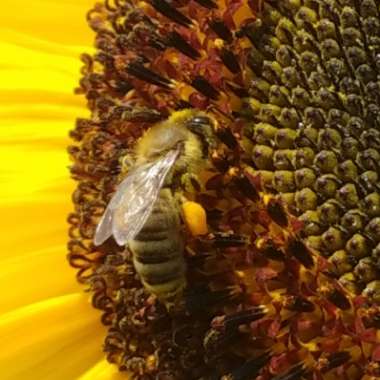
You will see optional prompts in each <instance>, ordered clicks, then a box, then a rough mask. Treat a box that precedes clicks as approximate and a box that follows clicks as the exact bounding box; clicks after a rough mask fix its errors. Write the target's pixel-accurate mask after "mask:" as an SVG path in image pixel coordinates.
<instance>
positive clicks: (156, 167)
mask: <svg viewBox="0 0 380 380" xmlns="http://www.w3.org/2000/svg"><path fill="white" fill-rule="evenodd" d="M177 156H178V150H171V151H169V152H168V153H167V154H166V155H164V156H162V157H161V158H159V159H158V160H155V161H153V162H151V163H147V164H144V165H141V166H138V167H137V168H136V169H134V170H133V171H132V172H131V173H130V174H129V175H128V176H127V177H126V178H125V179H124V180H123V181H122V182H121V183H120V185H119V186H118V188H117V191H116V193H115V195H114V196H113V198H112V199H111V201H110V203H109V205H108V207H107V209H106V211H105V212H104V215H103V216H102V218H101V220H100V222H99V225H98V227H97V229H96V233H95V239H94V243H95V245H100V244H102V243H103V242H104V241H105V240H107V239H108V238H109V237H110V236H111V235H113V236H114V238H115V240H116V242H117V243H118V244H119V245H125V244H126V243H127V242H128V241H129V240H132V239H133V238H134V237H135V236H136V235H137V234H138V233H139V232H140V230H141V228H142V227H143V226H144V224H145V222H146V220H147V219H148V217H149V215H150V214H151V212H152V210H153V206H154V203H155V201H156V200H157V198H158V195H159V192H160V190H161V188H162V186H163V184H164V181H165V178H166V176H167V174H168V172H169V170H170V169H171V168H172V166H173V165H174V163H175V161H176V158H177Z"/></svg>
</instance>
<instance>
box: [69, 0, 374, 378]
mask: <svg viewBox="0 0 380 380" xmlns="http://www.w3.org/2000/svg"><path fill="white" fill-rule="evenodd" d="M87 17H88V22H89V25H90V26H91V28H92V29H93V30H94V31H95V32H96V38H95V46H96V52H95V54H93V55H89V54H84V55H83V56H82V61H83V63H84V66H83V68H82V74H83V77H82V79H81V81H80V86H79V87H78V89H77V93H78V94H84V95H85V97H86V99H87V104H88V108H89V109H90V111H91V117H90V118H80V119H78V121H77V124H76V128H75V129H74V130H73V131H72V132H71V137H72V138H73V140H74V144H73V145H72V146H71V147H70V148H69V152H70V155H71V158H72V160H73V165H72V167H71V173H72V175H73V177H74V179H76V180H77V181H78V186H77V189H76V190H75V192H74V194H73V202H74V206H75V210H74V212H73V213H71V214H70V215H69V218H68V220H69V223H70V231H69V234H70V241H69V245H68V248H69V254H68V259H69V261H70V264H71V265H72V266H73V267H75V268H77V269H78V274H77V277H78V280H79V281H80V282H81V283H84V284H86V286H87V288H88V289H89V290H90V291H91V292H92V294H93V295H92V302H93V305H94V307H95V308H98V309H100V310H102V311H103V314H102V322H103V324H104V325H106V326H107V328H108V332H107V336H106V338H105V343H104V351H105V353H106V356H107V359H108V361H109V362H111V363H115V364H116V365H117V366H118V367H119V369H120V370H121V371H124V372H125V374H126V376H130V377H131V378H133V379H144V380H150V379H152V380H153V379H157V380H163V379H173V380H174V379H189V380H190V379H194V380H196V379H198V380H199V379H203V380H206V379H223V380H227V379H231V380H249V379H256V378H257V379H260V380H266V379H275V380H285V379H286V380H296V379H300V378H306V379H318V380H319V379H334V378H336V377H338V376H339V377H342V378H344V379H368V380H369V379H374V378H376V377H379V376H380V363H379V360H380V344H379V343H380V342H379V331H378V329H379V326H380V323H379V321H380V310H379V306H378V301H379V289H380V288H379V281H380V278H379V273H378V272H379V263H378V254H379V252H378V251H379V248H378V247H377V246H378V244H379V239H380V238H379V236H380V234H379V231H378V230H379V226H380V224H379V217H380V215H379V210H380V208H379V207H380V203H379V202H380V194H379V181H378V175H379V167H378V158H379V157H378V156H379V141H380V140H379V122H380V119H379V106H380V104H379V99H378V86H379V84H378V81H377V76H378V73H377V70H378V69H379V68H378V64H379V62H378V61H379V54H380V51H379V49H380V42H379V41H380V40H379V39H378V38H379V37H378V35H379V33H378V32H379V30H378V29H379V28H380V17H379V4H378V3H377V2H375V1H373V0H363V1H361V2H358V1H354V0H352V1H350V0H346V1H344V0H341V1H334V0H304V1H301V0H299V1H297V0H281V1H280V0H278V1H275V0H272V1H248V2H244V1H235V0H234V1H228V0H226V1H225V2H213V1H212V0H197V1H195V0H191V1H186V0H185V1H180V0H179V1H172V2H169V1H166V0H152V1H146V2H145V1H139V2H137V1H124V0H115V1H114V2H111V1H105V2H103V3H98V4H96V6H95V7H94V8H93V9H92V10H91V11H90V12H89V13H88V16H87ZM187 108H192V109H199V110H205V111H206V112H207V113H208V114H209V115H210V116H211V117H213V118H215V119H216V120H217V122H218V126H217V129H216V131H215V132H216V136H217V139H218V148H217V150H216V151H215V152H213V154H212V155H211V157H210V160H211V161H212V164H213V166H214V169H215V171H216V173H215V172H214V173H213V174H212V175H211V176H209V177H208V178H207V179H206V180H205V181H204V183H203V185H204V189H197V190H196V191H195V196H194V197H195V200H196V201H197V202H199V203H200V204H201V205H202V206H203V207H204V208H205V209H206V213H207V220H208V228H209V233H208V234H206V235H204V236H201V237H193V236H191V234H190V233H187V234H186V236H185V238H186V241H185V242H186V251H185V253H184V254H185V258H186V261H187V264H188V273H187V277H188V283H189V286H188V288H187V289H186V290H185V292H184V293H183V296H182V299H181V301H180V302H179V304H178V305H177V308H176V309H175V310H174V311H173V310H172V311H171V312H168V311H167V310H166V308H165V307H164V305H162V304H161V303H160V302H159V301H157V300H156V299H155V297H154V296H152V295H151V294H149V293H148V292H147V291H146V290H145V289H144V287H143V286H142V284H141V282H140V279H139V276H138V275H137V273H136V271H135V269H134V266H133V263H132V256H131V253H130V252H129V251H128V249H127V248H125V247H120V246H118V245H117V244H116V243H115V241H114V240H113V238H110V239H108V240H107V241H106V242H105V243H103V244H102V245H100V246H99V247H96V246H95V245H94V243H93V237H94V233H95V229H96V225H97V223H98V222H99V220H100V217H101V215H102V213H103V212H104V210H105V208H106V206H107V204H108V202H109V201H110V199H111V197H112V194H113V193H114V192H115V190H116V188H117V185H118V184H119V183H120V181H121V180H122V178H123V174H122V167H123V165H124V164H125V161H126V158H127V157H128V154H129V153H130V151H131V149H133V147H134V145H135V143H136V141H137V140H138V139H139V137H141V136H142V134H143V133H144V131H146V130H147V129H149V128H150V127H152V126H153V125H155V124H156V123H157V122H160V121H162V120H165V119H167V118H168V116H169V115H172V114H173V113H175V112H176V111H178V110H182V109H187Z"/></svg>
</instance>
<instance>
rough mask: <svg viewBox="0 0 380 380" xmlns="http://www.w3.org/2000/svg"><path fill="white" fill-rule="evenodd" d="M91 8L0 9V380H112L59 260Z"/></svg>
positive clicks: (42, 3) (42, 1) (90, 321)
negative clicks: (77, 91)
mask: <svg viewBox="0 0 380 380" xmlns="http://www.w3.org/2000/svg"><path fill="white" fill-rule="evenodd" d="M91 3H92V0H79V1H77V0H64V1H51V0H36V1H26V0H22V1H19V2H17V3H15V2H13V1H10V0H5V1H2V3H1V13H0V23H1V27H0V29H1V31H0V36H1V37H0V45H1V55H0V61H1V69H0V82H1V85H0V86H1V90H0V91H1V95H0V97H1V106H0V123H1V129H0V134H1V137H0V140H1V151H0V156H1V159H0V161H1V164H0V165H1V169H0V173H1V174H0V176H1V189H0V194H1V195H0V199H1V212H2V216H3V217H2V218H1V222H0V224H1V247H2V249H1V250H2V253H1V267H2V271H1V274H0V287H1V289H2V296H1V301H0V336H1V342H2V347H1V350H0V368H1V375H0V377H1V379H4V380H5V379H14V380H16V379H17V380H22V379H36V380H37V379H38V380H42V379H65V380H69V379H70V380H71V379H98V378H101V379H111V378H112V379H116V378H117V377H113V369H112V367H109V366H107V367H105V366H104V362H103V356H102V352H101V340H102V335H103V334H104V332H103V330H102V329H101V327H100V325H99V323H98V313H97V312H96V311H94V310H93V309H92V308H91V307H90V306H89V302H88V297H87V295H84V294H83V292H82V290H81V288H80V287H79V286H77V285H76V284H75V281H74V280H73V275H72V271H71V270H70V269H69V267H68V265H67V263H66V259H65V252H66V235H67V232H66V229H67V227H66V225H65V223H64V220H65V215H67V213H68V212H69V210H70V208H71V205H70V196H69V194H70V193H71V192H72V189H73V184H72V183H71V182H70V180H69V176H68V170H67V166H68V165H69V160H68V157H67V153H66V146H67V144H68V141H67V140H68V138H67V135H68V131H69V129H71V128H72V125H73V122H74V121H73V120H74V117H75V116H77V115H85V114H86V109H85V107H84V105H83V102H82V100H81V99H80V98H79V97H74V95H73V88H74V87H75V85H76V83H77V78H78V72H79V59H78V56H79V53H80V52H83V51H85V50H88V46H91V37H90V33H89V31H88V28H87V25H86V23H85V17H84V15H85V13H86V10H87V9H88V7H89V6H90V4H91Z"/></svg>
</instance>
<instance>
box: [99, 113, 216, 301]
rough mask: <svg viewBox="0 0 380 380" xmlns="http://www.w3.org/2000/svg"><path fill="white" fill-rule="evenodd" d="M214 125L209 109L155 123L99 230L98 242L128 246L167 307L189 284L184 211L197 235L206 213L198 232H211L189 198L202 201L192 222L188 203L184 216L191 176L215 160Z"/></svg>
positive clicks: (147, 284)
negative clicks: (112, 241)
mask: <svg viewBox="0 0 380 380" xmlns="http://www.w3.org/2000/svg"><path fill="white" fill-rule="evenodd" d="M215 128H216V121H215V120H214V119H211V118H210V117H209V116H208V115H207V114H206V113H204V112H199V111H193V110H188V109H187V110H182V111H178V112H175V113H174V114H173V115H172V116H171V117H169V119H167V120H165V121H163V122H160V123H157V124H155V125H153V127H152V128H150V129H149V130H148V131H147V132H146V133H145V134H144V135H143V136H142V138H141V139H140V140H139V141H138V142H137V144H136V147H135V152H134V153H135V161H134V162H133V164H132V167H131V169H130V170H129V171H128V173H127V175H126V177H125V178H124V180H123V181H122V182H121V183H120V184H119V185H118V187H117V189H116V192H115V194H114V195H113V197H112V199H111V201H110V202H109V204H108V206H107V208H106V210H105V212H104V214H103V216H102V218H101V220H100V222H99V224H98V226H97V229H96V232H95V238H94V243H95V245H100V244H102V243H103V242H104V241H105V240H107V239H108V238H109V237H111V236H113V237H114V239H115V240H116V242H117V243H118V244H119V245H120V246H124V245H128V247H129V250H130V251H131V252H132V257H133V263H134V266H135V269H136V272H137V273H138V275H139V277H140V279H141V281H142V283H143V285H144V287H145V289H146V290H147V291H148V292H149V293H151V294H153V295H155V296H156V297H157V298H158V299H159V300H160V301H162V302H163V303H164V304H166V305H167V307H169V306H170V305H172V304H173V303H174V302H175V301H176V300H177V298H178V296H180V295H181V293H182V291H183V289H184V288H185V286H186V264H185V258H184V255H183V251H184V239H183V235H182V228H181V216H183V217H182V220H183V219H184V221H185V222H186V223H187V224H188V226H189V229H190V231H191V232H192V233H193V234H194V228H191V223H193V225H194V218H195V219H196V218H197V215H198V216H199V219H200V220H202V215H203V224H204V226H205V228H202V227H201V228H200V229H201V231H197V232H196V233H195V234H202V233H205V232H207V228H206V226H207V224H206V221H205V219H206V218H205V216H204V215H205V214H202V212H201V211H204V210H203V209H202V208H201V206H200V205H198V204H196V203H195V202H187V203H192V204H193V205H197V206H198V208H197V207H195V208H194V207H193V208H192V210H190V219H192V221H190V222H189V221H188V220H187V219H186V208H185V207H183V208H182V210H183V211H184V212H183V214H184V215H181V205H182V206H184V204H185V203H184V202H186V198H185V197H184V191H183V189H185V188H186V187H185V186H184V183H185V182H186V179H187V180H188V181H190V182H191V180H193V179H196V178H197V177H196V176H197V174H199V172H200V171H201V170H202V169H203V168H207V166H208V165H209V163H210V161H209V160H208V156H209V152H210V150H211V149H212V148H213V147H214V146H215V139H214V131H215ZM200 209H201V211H200ZM194 210H195V211H194ZM187 211H189V210H188V209H187ZM191 213H192V214H191ZM194 213H195V214H197V215H195V216H194ZM188 214H189V212H188ZM201 224H202V223H201ZM193 227H194V226H193ZM204 229H206V231H203V230H204ZM198 230H199V226H198Z"/></svg>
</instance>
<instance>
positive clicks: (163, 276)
mask: <svg viewBox="0 0 380 380" xmlns="http://www.w3.org/2000/svg"><path fill="white" fill-rule="evenodd" d="M129 247H130V249H131V251H132V253H133V261H134V265H135V269H136V271H137V273H138V274H139V275H140V278H141V281H142V282H143V283H144V285H145V287H146V288H147V289H148V290H149V291H150V292H152V293H153V294H155V295H156V296H157V297H159V298H162V299H167V298H169V297H171V296H173V295H175V294H176V293H178V292H179V291H181V290H182V289H183V287H184V285H185V269H186V267H185V260H184V257H183V241H182V236H181V229H180V220H179V213H178V208H177V206H176V204H175V201H174V199H173V195H172V193H171V190H170V189H163V190H161V193H160V197H159V199H158V200H157V202H156V204H155V206H154V209H153V212H152V214H151V215H150V216H149V218H148V220H147V221H146V223H145V225H144V227H143V228H142V230H141V231H140V232H139V233H138V235H137V236H136V238H135V239H134V240H132V241H130V242H129Z"/></svg>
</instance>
